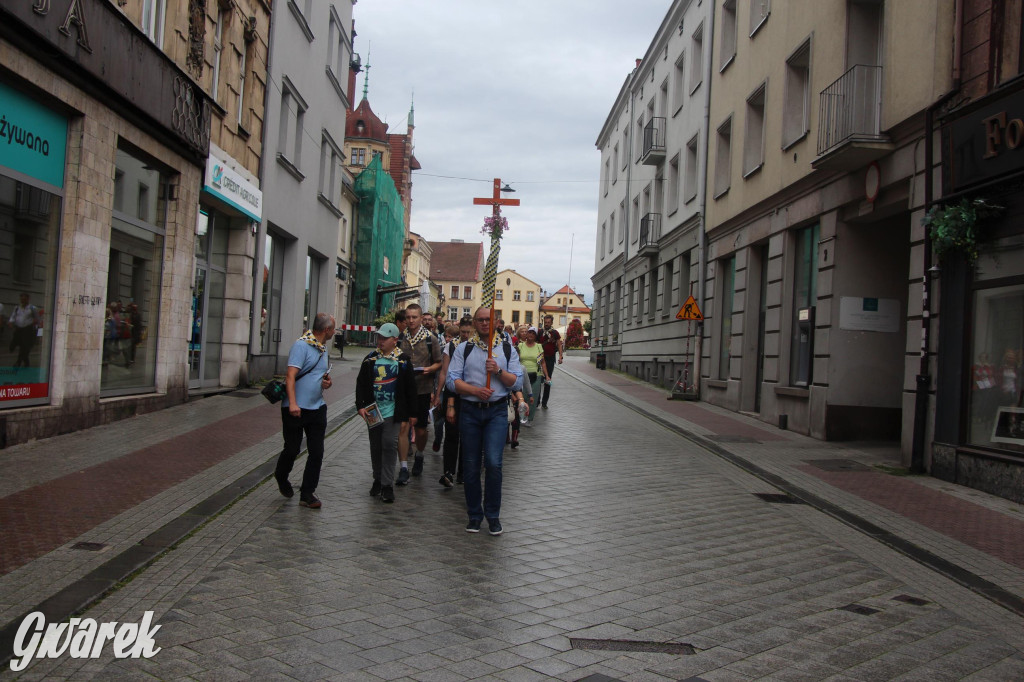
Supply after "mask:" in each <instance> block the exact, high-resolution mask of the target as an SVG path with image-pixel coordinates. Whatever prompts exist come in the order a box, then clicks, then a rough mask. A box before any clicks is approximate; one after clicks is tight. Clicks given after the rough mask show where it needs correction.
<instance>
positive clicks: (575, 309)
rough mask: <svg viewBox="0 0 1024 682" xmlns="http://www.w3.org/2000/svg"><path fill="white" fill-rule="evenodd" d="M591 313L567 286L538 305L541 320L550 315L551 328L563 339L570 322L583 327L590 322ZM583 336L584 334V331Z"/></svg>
mask: <svg viewBox="0 0 1024 682" xmlns="http://www.w3.org/2000/svg"><path fill="white" fill-rule="evenodd" d="M592 313H593V311H591V309H590V306H588V305H587V304H586V303H585V302H584V301H583V297H582V296H580V295H579V294H578V293H576V291H575V290H573V289H572V287H570V286H569V285H568V284H567V285H565V286H564V287H562V288H561V289H559V290H558V291H556V292H555V293H554V294H552V295H551V296H547V297H546V298H545V299H544V300H543V301H542V302H541V305H540V315H541V318H543V317H544V316H546V315H551V317H552V318H553V324H552V327H553V328H554V329H557V330H558V333H559V334H561V335H562V338H563V339H564V338H565V332H566V330H567V329H568V328H569V323H570V322H572V321H573V320H579V321H580V323H581V324H584V325H585V324H586V323H587V322H589V321H590V319H591V315H592ZM542 321H543V320H542ZM584 334H586V330H585V329H584Z"/></svg>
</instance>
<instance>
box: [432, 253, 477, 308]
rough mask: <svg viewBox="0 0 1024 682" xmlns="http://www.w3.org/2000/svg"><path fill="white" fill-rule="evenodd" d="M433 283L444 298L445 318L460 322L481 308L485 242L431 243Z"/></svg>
mask: <svg viewBox="0 0 1024 682" xmlns="http://www.w3.org/2000/svg"><path fill="white" fill-rule="evenodd" d="M430 249H431V252H432V253H431V258H430V280H431V281H432V282H433V283H434V284H436V285H437V287H438V289H440V291H441V295H442V296H444V305H443V306H442V307H443V309H444V313H445V317H446V318H447V319H449V320H452V321H455V322H458V320H459V319H461V318H462V317H464V316H466V315H472V314H473V311H474V310H476V309H477V308H479V307H480V299H481V296H482V291H481V289H482V285H481V283H480V280H481V277H483V272H484V270H483V268H484V245H483V242H468V243H467V242H464V241H463V240H461V239H453V240H451V241H449V242H430Z"/></svg>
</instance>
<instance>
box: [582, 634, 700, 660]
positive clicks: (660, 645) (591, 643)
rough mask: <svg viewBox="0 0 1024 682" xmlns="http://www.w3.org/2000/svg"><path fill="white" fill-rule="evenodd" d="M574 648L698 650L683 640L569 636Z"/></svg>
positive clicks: (688, 652)
mask: <svg viewBox="0 0 1024 682" xmlns="http://www.w3.org/2000/svg"><path fill="white" fill-rule="evenodd" d="M569 644H570V645H571V646H572V648H573V649H596V650H598V651H642V652H644V653H649V654H675V655H677V656H692V655H693V654H695V653H697V650H696V649H695V648H694V647H693V645H692V644H684V643H683V642H643V641H637V640H632V639H580V638H576V637H570V638H569Z"/></svg>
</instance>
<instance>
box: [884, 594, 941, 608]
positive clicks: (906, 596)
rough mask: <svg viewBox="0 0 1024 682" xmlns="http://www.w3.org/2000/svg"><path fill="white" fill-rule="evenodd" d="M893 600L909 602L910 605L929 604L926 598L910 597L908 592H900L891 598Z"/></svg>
mask: <svg viewBox="0 0 1024 682" xmlns="http://www.w3.org/2000/svg"><path fill="white" fill-rule="evenodd" d="M892 599H893V601H901V602H903V603H904V604H910V605H912V606H927V605H928V604H931V602H930V601H928V600H927V599H921V598H920V597H911V596H910V595H909V594H900V595H896V596H895V597H893V598H892Z"/></svg>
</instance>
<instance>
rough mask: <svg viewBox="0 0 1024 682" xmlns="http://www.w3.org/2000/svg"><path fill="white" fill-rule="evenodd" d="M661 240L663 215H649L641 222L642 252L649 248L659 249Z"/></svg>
mask: <svg viewBox="0 0 1024 682" xmlns="http://www.w3.org/2000/svg"><path fill="white" fill-rule="evenodd" d="M659 239H661V214H660V213H648V214H647V215H645V216H644V217H643V219H642V220H641V221H640V250H641V251H643V250H644V248H646V247H648V246H653V247H655V248H657V246H658V240H659Z"/></svg>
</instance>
